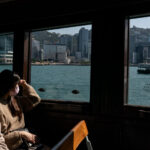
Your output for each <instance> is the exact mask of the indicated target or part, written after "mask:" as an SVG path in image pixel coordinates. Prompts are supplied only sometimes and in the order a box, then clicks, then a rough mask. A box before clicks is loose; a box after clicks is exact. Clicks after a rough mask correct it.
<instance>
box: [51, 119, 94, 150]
mask: <svg viewBox="0 0 150 150" xmlns="http://www.w3.org/2000/svg"><path fill="white" fill-rule="evenodd" d="M84 139H86V145H87V150H93V149H92V145H91V143H90V141H89V140H88V129H87V126H86V123H85V121H84V120H82V121H80V122H79V123H78V124H77V125H76V126H75V127H74V128H73V129H72V130H71V131H70V132H69V133H68V134H67V135H66V136H65V137H64V138H63V139H62V140H61V141H60V142H59V143H58V144H56V145H55V146H54V147H53V148H52V150H76V149H77V147H78V146H79V144H80V143H81V142H82V141H83V140H84Z"/></svg>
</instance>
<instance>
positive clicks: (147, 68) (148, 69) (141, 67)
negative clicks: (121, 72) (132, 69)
mask: <svg viewBox="0 0 150 150" xmlns="http://www.w3.org/2000/svg"><path fill="white" fill-rule="evenodd" d="M137 72H138V73H140V74H150V63H140V64H138V69H137Z"/></svg>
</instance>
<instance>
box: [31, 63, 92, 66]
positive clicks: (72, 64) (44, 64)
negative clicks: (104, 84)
mask: <svg viewBox="0 0 150 150" xmlns="http://www.w3.org/2000/svg"><path fill="white" fill-rule="evenodd" d="M31 65H32V66H90V65H91V64H80V63H70V64H65V63H31Z"/></svg>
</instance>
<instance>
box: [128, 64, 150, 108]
mask: <svg viewBox="0 0 150 150" xmlns="http://www.w3.org/2000/svg"><path fill="white" fill-rule="evenodd" d="M128 104H132V105H143V106H149V105H150V74H138V73H137V67H129V85H128Z"/></svg>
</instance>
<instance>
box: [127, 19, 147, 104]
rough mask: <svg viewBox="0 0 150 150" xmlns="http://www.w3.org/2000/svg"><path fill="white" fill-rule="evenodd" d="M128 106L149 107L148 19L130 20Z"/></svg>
mask: <svg viewBox="0 0 150 150" xmlns="http://www.w3.org/2000/svg"><path fill="white" fill-rule="evenodd" d="M128 86H129V87H128V104H133V105H145V106H146V105H150V17H142V18H136V19H130V32H129V83H128Z"/></svg>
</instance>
